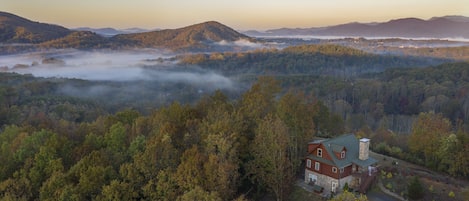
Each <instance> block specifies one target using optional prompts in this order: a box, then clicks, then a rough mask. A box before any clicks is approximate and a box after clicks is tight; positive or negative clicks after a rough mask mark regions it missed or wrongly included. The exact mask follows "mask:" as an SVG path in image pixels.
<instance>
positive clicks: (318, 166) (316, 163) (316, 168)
mask: <svg viewBox="0 0 469 201" xmlns="http://www.w3.org/2000/svg"><path fill="white" fill-rule="evenodd" d="M320 165H321V164H320V163H318V162H314V169H315V170H317V171H319V168H321V166H320Z"/></svg>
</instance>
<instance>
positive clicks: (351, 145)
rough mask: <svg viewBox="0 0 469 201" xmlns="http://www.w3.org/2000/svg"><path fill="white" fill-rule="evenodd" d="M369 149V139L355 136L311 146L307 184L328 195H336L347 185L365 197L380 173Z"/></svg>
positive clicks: (324, 141) (328, 140)
mask: <svg viewBox="0 0 469 201" xmlns="http://www.w3.org/2000/svg"><path fill="white" fill-rule="evenodd" d="M369 147H370V140H369V139H367V138H362V139H358V138H357V137H356V136H355V135H354V134H345V135H341V136H338V137H336V138H332V139H320V140H314V141H312V142H309V143H308V155H307V157H306V167H305V182H307V183H308V184H310V185H313V186H314V187H315V188H316V189H321V190H325V191H326V192H333V193H337V192H338V191H341V190H342V189H343V187H344V186H345V184H347V185H348V186H349V187H350V188H352V189H354V190H357V191H360V192H362V193H365V192H366V190H367V189H368V187H369V185H370V183H371V181H372V180H373V179H374V177H375V176H376V172H377V171H376V168H375V166H376V164H377V160H376V159H374V158H372V157H370V156H369Z"/></svg>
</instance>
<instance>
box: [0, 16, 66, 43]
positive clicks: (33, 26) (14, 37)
mask: <svg viewBox="0 0 469 201" xmlns="http://www.w3.org/2000/svg"><path fill="white" fill-rule="evenodd" d="M71 32H72V31H70V30H69V29H67V28H65V27H61V26H58V25H52V24H46V23H39V22H33V21H31V20H28V19H25V18H22V17H19V16H16V15H14V14H11V13H6V12H0V43H41V42H45V41H48V40H54V39H57V38H61V37H64V36H66V35H68V34H70V33H71Z"/></svg>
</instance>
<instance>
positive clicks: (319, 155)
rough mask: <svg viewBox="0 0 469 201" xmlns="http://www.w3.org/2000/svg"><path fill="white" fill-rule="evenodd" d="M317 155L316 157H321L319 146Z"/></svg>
mask: <svg viewBox="0 0 469 201" xmlns="http://www.w3.org/2000/svg"><path fill="white" fill-rule="evenodd" d="M317 155H318V157H321V158H322V149H321V148H318V150H317Z"/></svg>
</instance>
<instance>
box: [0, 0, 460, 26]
mask: <svg viewBox="0 0 469 201" xmlns="http://www.w3.org/2000/svg"><path fill="white" fill-rule="evenodd" d="M0 10H2V11H6V12H11V13H14V14H16V15H20V16H23V17H26V18H28V19H31V20H33V21H40V22H47V23H52V24H59V25H62V26H65V27H68V28H76V27H84V26H88V27H95V28H98V27H114V28H130V27H141V28H150V29H153V28H178V27H183V26H187V25H191V24H195V23H200V22H204V21H209V20H215V21H219V22H221V23H224V24H226V25H228V26H231V27H233V28H235V29H239V30H247V29H259V30H264V29H270V28H281V27H292V28H295V27H317V26H325V25H335V24H341V23H347V22H354V21H358V22H375V21H376V22H383V21H388V20H390V19H396V18H404V17H418V18H423V19H428V18H430V17H433V16H443V15H465V16H469V2H467V0H0Z"/></svg>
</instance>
